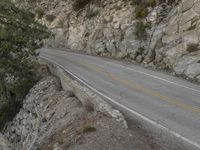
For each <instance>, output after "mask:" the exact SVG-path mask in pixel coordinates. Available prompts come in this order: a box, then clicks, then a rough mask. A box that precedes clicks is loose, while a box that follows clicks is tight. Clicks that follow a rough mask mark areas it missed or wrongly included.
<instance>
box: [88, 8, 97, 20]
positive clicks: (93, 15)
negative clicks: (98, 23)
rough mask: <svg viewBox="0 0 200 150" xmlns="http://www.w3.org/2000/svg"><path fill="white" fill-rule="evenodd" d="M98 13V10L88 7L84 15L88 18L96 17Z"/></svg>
mask: <svg viewBox="0 0 200 150" xmlns="http://www.w3.org/2000/svg"><path fill="white" fill-rule="evenodd" d="M98 14H99V11H98V10H93V9H88V10H87V13H86V17H87V18H88V19H91V18H93V17H96V16H97V15H98Z"/></svg>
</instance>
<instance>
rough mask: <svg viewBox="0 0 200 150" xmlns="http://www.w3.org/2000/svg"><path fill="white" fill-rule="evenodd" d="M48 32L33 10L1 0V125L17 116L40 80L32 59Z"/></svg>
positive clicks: (7, 0)
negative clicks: (36, 18)
mask: <svg viewBox="0 0 200 150" xmlns="http://www.w3.org/2000/svg"><path fill="white" fill-rule="evenodd" d="M48 35H49V33H48V32H47V29H46V27H44V26H42V25H40V24H39V23H37V22H36V21H35V18H34V15H33V14H32V13H31V12H28V11H27V10H23V9H19V8H17V7H16V6H15V5H14V4H13V3H11V2H10V0H0V128H1V127H2V125H3V124H4V122H5V120H4V119H6V120H10V119H11V118H12V117H13V115H15V113H16V111H17V110H18V108H19V107H20V105H21V100H22V99H23V98H24V96H25V95H26V94H27V92H28V90H29V89H30V88H31V86H32V85H33V84H34V82H35V81H36V78H35V77H36V76H35V69H34V65H33V62H32V58H33V57H35V56H37V55H38V54H37V52H36V49H38V48H40V46H41V44H40V43H41V40H42V39H44V38H47V37H48ZM12 109H14V110H16V111H14V110H12ZM6 112H7V113H6ZM2 113H3V114H2ZM3 115H7V116H5V118H4V117H3Z"/></svg>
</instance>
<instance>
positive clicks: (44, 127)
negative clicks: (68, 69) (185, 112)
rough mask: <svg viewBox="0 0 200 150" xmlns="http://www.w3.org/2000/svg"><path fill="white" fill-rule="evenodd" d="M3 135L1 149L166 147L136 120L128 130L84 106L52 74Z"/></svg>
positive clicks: (29, 97) (0, 137)
mask: <svg viewBox="0 0 200 150" xmlns="http://www.w3.org/2000/svg"><path fill="white" fill-rule="evenodd" d="M69 85H70V84H69ZM92 100H93V99H91V101H92ZM3 134H4V137H3V136H2V135H1V134H0V150H66V149H68V150H80V149H81V150H94V149H95V150H107V149H110V150H116V149H140V150H143V149H144V150H146V149H149V150H153V149H154V148H155V147H158V148H159V149H165V146H162V145H160V144H159V142H157V141H154V138H153V137H152V135H151V134H150V133H148V132H146V130H144V129H142V128H141V126H140V125H139V124H138V123H137V122H132V128H131V129H127V128H125V127H124V126H123V125H122V124H121V123H119V122H118V121H116V118H114V117H111V116H110V115H106V114H104V113H101V112H99V111H96V110H95V108H93V107H90V108H89V107H85V106H84V105H83V103H82V102H81V100H79V99H77V98H76V97H75V95H74V93H73V92H70V91H64V90H62V89H61V85H60V82H59V81H58V79H57V78H55V77H53V76H47V77H44V78H43V79H42V80H40V81H39V82H38V83H37V84H36V85H35V86H34V87H33V88H32V89H31V90H30V92H29V94H28V95H27V96H26V98H25V100H24V102H23V108H21V110H20V112H19V113H18V114H17V115H16V117H15V118H14V119H13V121H12V122H10V123H9V124H8V125H7V126H6V127H5V130H4V132H3ZM7 139H8V140H7ZM8 141H9V142H10V143H11V144H12V145H13V147H11V146H10V144H9V142H8ZM170 149H175V148H173V147H172V148H170Z"/></svg>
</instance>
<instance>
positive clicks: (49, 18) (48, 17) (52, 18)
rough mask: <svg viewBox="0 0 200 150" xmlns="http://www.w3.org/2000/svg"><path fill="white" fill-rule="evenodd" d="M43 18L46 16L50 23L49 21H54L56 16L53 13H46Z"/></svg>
mask: <svg viewBox="0 0 200 150" xmlns="http://www.w3.org/2000/svg"><path fill="white" fill-rule="evenodd" d="M45 18H46V20H47V21H48V22H50V23H51V22H53V21H54V19H55V18H56V16H54V15H46V16H45Z"/></svg>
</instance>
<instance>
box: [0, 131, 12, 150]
mask: <svg viewBox="0 0 200 150" xmlns="http://www.w3.org/2000/svg"><path fill="white" fill-rule="evenodd" d="M0 150H13V148H12V147H11V144H10V143H9V142H8V140H7V139H6V138H5V137H4V136H3V135H2V134H1V133H0Z"/></svg>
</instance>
